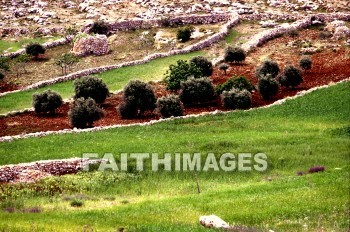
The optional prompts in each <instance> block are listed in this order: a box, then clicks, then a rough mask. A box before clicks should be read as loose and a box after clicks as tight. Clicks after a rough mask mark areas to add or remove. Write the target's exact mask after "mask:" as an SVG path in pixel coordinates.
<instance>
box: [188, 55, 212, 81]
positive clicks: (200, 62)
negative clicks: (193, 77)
mask: <svg viewBox="0 0 350 232" xmlns="http://www.w3.org/2000/svg"><path fill="white" fill-rule="evenodd" d="M190 62H191V63H193V64H194V65H196V66H197V67H198V68H199V69H200V70H201V72H202V76H203V77H209V76H211V75H212V74H213V64H212V63H211V62H210V61H209V60H208V59H207V58H205V57H203V56H196V57H193V58H192V59H191V61H190Z"/></svg>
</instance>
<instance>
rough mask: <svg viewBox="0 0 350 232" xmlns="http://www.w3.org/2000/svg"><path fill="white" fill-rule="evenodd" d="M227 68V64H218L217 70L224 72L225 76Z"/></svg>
mask: <svg viewBox="0 0 350 232" xmlns="http://www.w3.org/2000/svg"><path fill="white" fill-rule="evenodd" d="M228 68H229V66H228V64H226V63H223V64H220V66H219V69H220V70H222V71H224V73H225V75H226V74H227V73H226V70H227V69H228Z"/></svg>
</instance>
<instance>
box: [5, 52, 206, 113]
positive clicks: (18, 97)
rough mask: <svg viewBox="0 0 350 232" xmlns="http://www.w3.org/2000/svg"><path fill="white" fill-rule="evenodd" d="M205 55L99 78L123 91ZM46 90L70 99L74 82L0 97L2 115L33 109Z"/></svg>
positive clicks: (172, 59) (173, 58)
mask: <svg viewBox="0 0 350 232" xmlns="http://www.w3.org/2000/svg"><path fill="white" fill-rule="evenodd" d="M199 54H203V53H202V52H193V53H189V54H184V55H177V56H171V57H166V58H161V59H156V60H153V61H151V62H149V63H147V64H143V65H137V66H131V67H123V68H120V69H114V70H110V71H107V72H104V73H101V74H100V75H99V76H100V77H101V78H103V80H104V81H105V83H106V84H107V85H108V87H109V89H110V91H115V90H119V89H122V88H123V87H124V86H125V84H126V83H128V81H129V80H131V79H138V80H143V81H151V80H152V81H156V80H161V79H162V78H163V77H164V73H165V72H166V70H167V69H168V68H169V65H170V64H174V63H176V61H177V60H179V59H190V58H192V57H193V56H196V55H199ZM46 89H52V90H54V91H57V92H59V93H60V94H61V95H62V97H63V98H70V97H71V96H72V95H73V93H74V91H73V81H67V82H63V83H58V84H54V85H50V86H46V87H43V88H39V89H36V90H28V91H22V92H19V93H13V94H8V95H5V96H3V97H0V114H4V113H7V112H9V111H12V110H21V109H24V108H29V107H31V102H32V95H33V93H35V92H43V91H44V90H46Z"/></svg>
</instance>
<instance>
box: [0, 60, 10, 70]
mask: <svg viewBox="0 0 350 232" xmlns="http://www.w3.org/2000/svg"><path fill="white" fill-rule="evenodd" d="M10 61H11V59H10V58H9V57H1V56H0V70H3V71H10Z"/></svg>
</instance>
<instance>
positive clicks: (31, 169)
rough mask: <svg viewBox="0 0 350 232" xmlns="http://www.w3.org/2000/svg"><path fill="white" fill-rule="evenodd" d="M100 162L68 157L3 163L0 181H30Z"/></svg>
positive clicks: (79, 169) (67, 172)
mask: <svg viewBox="0 0 350 232" xmlns="http://www.w3.org/2000/svg"><path fill="white" fill-rule="evenodd" d="M101 162H103V160H101V159H93V160H91V159H88V158H70V159H60V160H41V161H36V162H31V163H21V164H10V165H3V166H0V183H18V182H22V183H30V182H34V181H36V180H38V179H41V178H44V177H48V176H61V175H66V174H73V173H77V172H78V171H81V170H83V168H84V167H85V166H87V165H89V164H96V163H101Z"/></svg>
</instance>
